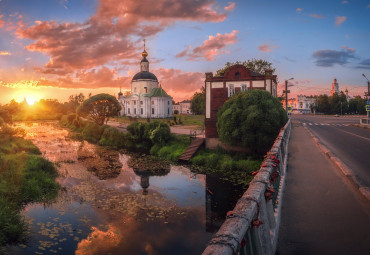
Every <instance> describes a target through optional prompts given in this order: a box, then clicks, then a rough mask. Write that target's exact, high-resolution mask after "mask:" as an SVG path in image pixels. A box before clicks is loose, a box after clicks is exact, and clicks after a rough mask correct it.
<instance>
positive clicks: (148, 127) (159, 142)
mask: <svg viewBox="0 0 370 255" xmlns="http://www.w3.org/2000/svg"><path fill="white" fill-rule="evenodd" d="M61 124H62V125H64V126H65V127H68V128H70V129H71V130H73V131H74V132H75V135H74V137H76V138H80V139H84V140H87V141H89V142H92V143H95V144H98V145H102V146H106V147H108V148H113V149H125V150H127V151H129V152H140V153H145V154H149V155H151V156H155V157H158V158H160V159H162V160H168V161H170V162H172V163H173V164H177V161H178V158H179V157H180V156H181V155H182V153H183V152H184V151H185V150H186V148H187V147H188V145H189V144H190V137H189V135H186V134H176V135H175V134H173V133H171V132H170V127H169V126H168V125H167V124H166V123H163V122H161V121H157V120H154V121H153V120H152V121H150V122H143V121H140V122H133V123H131V124H130V125H128V126H125V131H120V129H119V126H117V127H112V126H108V125H103V126H98V125H97V124H95V123H92V122H87V121H83V120H76V119H75V115H66V116H63V117H62V120H61ZM262 161H263V157H262V156H258V155H255V156H251V155H249V156H248V155H245V154H243V153H231V152H227V151H224V150H222V149H217V150H208V149H201V150H199V151H198V152H197V153H196V155H195V156H194V157H193V158H192V159H191V160H190V163H191V167H192V168H195V169H194V170H195V171H196V172H198V173H202V174H216V175H218V176H219V177H220V178H223V179H225V180H228V181H231V182H232V183H234V184H235V185H242V186H243V187H244V188H247V187H248V184H249V182H250V181H251V180H252V177H253V175H252V173H253V172H255V171H256V170H258V169H259V168H260V166H261V163H262Z"/></svg>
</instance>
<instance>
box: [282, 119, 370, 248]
mask: <svg viewBox="0 0 370 255" xmlns="http://www.w3.org/2000/svg"><path fill="white" fill-rule="evenodd" d="M288 166H289V167H288V170H287V175H286V187H285V193H284V203H283V206H282V219H281V220H282V221H281V227H280V234H279V243H278V253H279V254H284V255H285V254H286V255H290V254H302V255H305V254H328V255H330V254H336V255H338V254H369V251H370V230H369V226H370V204H369V203H368V201H367V200H366V199H365V198H363V197H362V196H360V194H359V193H358V191H356V190H355V188H354V186H353V185H352V184H351V183H350V182H349V181H348V180H347V179H346V178H345V177H344V176H343V174H342V173H341V172H340V171H339V170H338V168H337V167H336V166H335V165H334V164H333V163H332V162H331V161H330V160H329V159H328V158H327V157H326V156H325V155H324V154H323V153H322V152H321V151H320V150H319V149H318V147H317V146H316V145H315V143H314V141H313V139H312V137H311V136H310V135H309V134H308V133H307V131H306V130H305V129H304V128H303V127H302V126H301V125H300V124H297V123H293V130H292V135H291V140H290V144H289V157H288Z"/></svg>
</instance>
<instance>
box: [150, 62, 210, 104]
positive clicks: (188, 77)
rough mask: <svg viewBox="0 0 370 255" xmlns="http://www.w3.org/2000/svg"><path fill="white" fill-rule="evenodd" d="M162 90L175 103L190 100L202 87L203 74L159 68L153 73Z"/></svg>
mask: <svg viewBox="0 0 370 255" xmlns="http://www.w3.org/2000/svg"><path fill="white" fill-rule="evenodd" d="M153 72H154V73H155V74H156V75H157V77H158V78H159V81H160V82H161V84H162V86H163V89H164V90H166V92H167V93H168V94H169V95H170V96H172V97H174V99H175V100H176V101H179V100H184V99H190V98H191V97H192V96H193V94H194V91H197V90H199V89H200V88H201V87H202V86H204V73H199V72H183V71H181V70H178V69H166V68H160V69H157V70H154V71H153Z"/></svg>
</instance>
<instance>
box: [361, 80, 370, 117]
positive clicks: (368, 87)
mask: <svg viewBox="0 0 370 255" xmlns="http://www.w3.org/2000/svg"><path fill="white" fill-rule="evenodd" d="M362 76H364V77H365V79H366V80H367V96H366V101H369V100H370V81H369V79H368V78H367V77H366V76H365V74H362ZM365 94H366V93H365ZM369 114H370V112H369V111H367V121H369Z"/></svg>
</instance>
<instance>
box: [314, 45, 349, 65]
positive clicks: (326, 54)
mask: <svg viewBox="0 0 370 255" xmlns="http://www.w3.org/2000/svg"><path fill="white" fill-rule="evenodd" d="M344 47H345V48H343V49H342V50H341V51H336V50H318V51H315V52H314V53H313V54H312V56H313V57H314V58H315V59H316V65H317V66H324V67H331V66H334V64H338V65H345V64H347V63H348V60H349V59H355V58H356V57H355V56H354V49H353V48H347V46H344Z"/></svg>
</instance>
